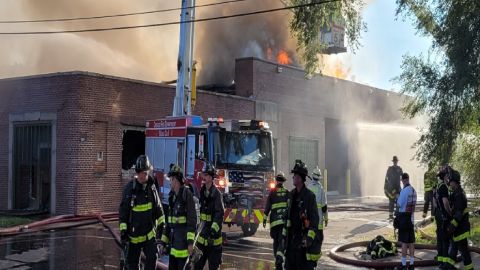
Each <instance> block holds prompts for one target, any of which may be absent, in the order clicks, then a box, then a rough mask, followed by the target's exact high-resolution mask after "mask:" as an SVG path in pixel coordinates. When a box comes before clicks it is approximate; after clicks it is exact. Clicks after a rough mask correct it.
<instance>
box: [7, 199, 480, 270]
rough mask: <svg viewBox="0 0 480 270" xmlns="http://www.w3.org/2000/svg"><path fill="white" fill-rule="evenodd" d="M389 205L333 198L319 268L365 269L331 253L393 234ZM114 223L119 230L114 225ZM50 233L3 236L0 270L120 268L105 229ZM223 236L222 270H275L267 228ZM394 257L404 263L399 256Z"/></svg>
mask: <svg viewBox="0 0 480 270" xmlns="http://www.w3.org/2000/svg"><path fill="white" fill-rule="evenodd" d="M420 204H421V202H419V203H418V205H419V207H418V208H417V212H416V214H415V218H416V220H417V221H420V220H421V210H420ZM386 205H387V201H386V200H385V199H384V198H382V197H339V196H335V197H329V209H330V211H329V224H328V227H327V228H326V229H325V233H324V235H325V240H324V243H323V247H322V252H323V256H322V258H321V259H320V261H319V266H318V267H317V269H326V270H328V269H366V268H358V267H355V266H350V265H344V264H339V263H337V262H335V261H333V260H332V259H330V258H329V257H328V252H329V251H330V250H331V249H332V248H333V247H335V246H338V245H342V244H346V243H351V242H357V241H369V240H371V239H373V238H374V237H375V236H377V235H392V234H393V227H392V224H391V222H389V221H388V220H387V216H388V214H387V212H386V207H385V206H386ZM111 225H112V227H113V228H118V223H116V222H112V223H111ZM50 229H51V230H49V231H45V232H37V233H29V234H22V235H18V236H14V237H8V238H0V270H2V269H15V270H24V269H119V259H120V253H121V251H120V249H119V248H118V246H117V245H116V243H115V242H114V240H113V238H112V236H111V235H110V233H109V232H108V231H107V230H106V229H105V228H103V227H102V226H101V225H98V224H97V225H87V226H82V227H77V228H72V229H68V230H59V229H58V228H56V227H51V228H50ZM224 232H226V233H227V243H226V244H225V245H224V249H223V263H222V265H221V268H220V269H229V270H230V269H242V270H243V269H274V258H273V250H272V240H271V239H270V236H269V231H268V227H267V228H266V229H264V228H263V227H261V226H260V228H259V230H258V231H257V233H256V234H255V236H253V237H246V238H244V237H242V234H241V229H240V228H239V227H236V226H232V227H230V228H228V227H226V226H225V227H224ZM360 251H362V249H359V248H356V249H351V250H347V251H346V252H344V253H342V254H344V255H345V256H348V257H352V258H353V257H355V258H358V257H359V252H360ZM434 255H435V252H434V251H428V250H426V251H420V250H418V251H417V252H416V260H417V261H418V260H421V259H425V258H428V259H431V258H433V256H434ZM472 255H473V254H472ZM163 259H164V260H165V259H166V258H163ZM391 259H393V260H397V261H399V260H400V258H399V257H398V256H397V257H392V258H391ZM474 260H475V261H474V265H475V266H477V267H478V266H480V256H479V255H477V254H476V255H474ZM458 266H460V265H458ZM417 269H435V267H426V268H417ZM460 269H461V268H460Z"/></svg>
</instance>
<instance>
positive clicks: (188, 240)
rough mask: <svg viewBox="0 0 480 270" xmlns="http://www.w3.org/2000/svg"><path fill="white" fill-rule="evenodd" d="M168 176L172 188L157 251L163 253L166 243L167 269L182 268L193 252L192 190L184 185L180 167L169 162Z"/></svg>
mask: <svg viewBox="0 0 480 270" xmlns="http://www.w3.org/2000/svg"><path fill="white" fill-rule="evenodd" d="M168 177H169V178H170V180H171V187H172V190H171V191H170V194H169V198H168V204H169V208H168V215H167V222H166V226H165V230H164V232H163V235H162V238H161V240H160V246H159V251H160V253H162V254H163V253H164V252H165V251H166V247H167V245H168V247H169V250H170V251H169V260H168V269H170V270H183V268H184V266H185V263H186V261H187V258H188V257H189V256H190V255H192V253H193V242H194V238H195V228H196V225H197V214H196V211H195V202H194V200H193V195H192V192H191V191H190V190H189V189H188V188H187V187H185V186H184V182H183V172H182V169H181V168H180V167H179V166H178V165H174V164H171V165H170V172H169V173H168Z"/></svg>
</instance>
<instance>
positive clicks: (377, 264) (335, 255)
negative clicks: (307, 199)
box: [328, 241, 480, 269]
mask: <svg viewBox="0 0 480 270" xmlns="http://www.w3.org/2000/svg"><path fill="white" fill-rule="evenodd" d="M368 243H369V242H368V241H363V242H354V243H349V244H345V245H340V246H336V247H334V248H333V249H331V250H330V253H329V255H328V256H329V257H330V258H332V259H333V260H335V261H337V262H339V263H343V264H348V265H353V266H360V267H368V268H381V269H383V268H393V267H397V266H398V267H399V266H401V262H400V261H364V260H357V259H353V258H347V257H345V256H342V255H341V253H342V252H344V251H346V250H348V249H351V248H356V247H366V246H367V245H368ZM397 246H398V244H397ZM415 249H429V250H436V249H437V247H436V246H435V245H426V244H415ZM469 250H470V252H474V253H477V254H480V248H478V247H469ZM436 265H437V262H436V261H435V260H416V261H415V266H436Z"/></svg>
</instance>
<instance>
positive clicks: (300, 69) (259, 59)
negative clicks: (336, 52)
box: [235, 56, 404, 96]
mask: <svg viewBox="0 0 480 270" xmlns="http://www.w3.org/2000/svg"><path fill="white" fill-rule="evenodd" d="M244 60H252V61H258V62H264V63H267V64H270V65H273V66H281V67H285V68H288V69H291V70H295V71H298V72H302V73H305V70H304V69H302V68H299V67H295V66H290V65H284V64H279V63H277V62H274V61H270V60H265V59H261V58H258V57H254V56H248V57H240V58H236V59H235V62H236V61H244ZM315 77H320V78H322V77H323V78H326V79H330V80H335V81H344V82H347V83H353V84H358V85H362V86H365V87H368V88H371V89H374V90H376V91H383V92H387V93H392V94H397V95H399V96H404V95H403V94H401V93H399V92H395V91H392V90H387V89H382V88H378V87H375V86H371V85H368V84H363V83H359V82H354V81H350V80H346V79H341V78H336V77H333V76H329V75H324V74H320V73H315V75H314V77H313V78H315Z"/></svg>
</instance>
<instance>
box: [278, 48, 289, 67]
mask: <svg viewBox="0 0 480 270" xmlns="http://www.w3.org/2000/svg"><path fill="white" fill-rule="evenodd" d="M277 62H278V63H279V64H282V65H290V64H291V63H292V60H291V59H290V57H289V56H288V53H287V52H286V51H284V50H280V51H279V52H278V54H277Z"/></svg>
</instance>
